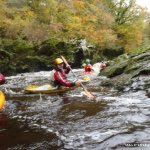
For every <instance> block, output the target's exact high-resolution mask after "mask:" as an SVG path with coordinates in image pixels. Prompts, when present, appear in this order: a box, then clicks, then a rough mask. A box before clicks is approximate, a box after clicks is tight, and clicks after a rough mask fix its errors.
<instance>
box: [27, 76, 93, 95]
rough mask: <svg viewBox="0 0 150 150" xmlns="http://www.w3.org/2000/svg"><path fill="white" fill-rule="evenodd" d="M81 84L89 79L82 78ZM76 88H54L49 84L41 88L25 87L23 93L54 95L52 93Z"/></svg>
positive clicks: (35, 86)
mask: <svg viewBox="0 0 150 150" xmlns="http://www.w3.org/2000/svg"><path fill="white" fill-rule="evenodd" d="M82 80H83V83H86V82H89V81H90V78H89V77H84V78H83V79H82ZM75 88H77V86H74V87H71V88H70V87H61V88H59V89H58V88H56V87H54V86H52V85H50V84H47V85H42V86H38V85H29V86H27V87H25V92H26V93H30V94H38V93H41V94H54V93H63V92H67V91H70V90H73V89H75Z"/></svg>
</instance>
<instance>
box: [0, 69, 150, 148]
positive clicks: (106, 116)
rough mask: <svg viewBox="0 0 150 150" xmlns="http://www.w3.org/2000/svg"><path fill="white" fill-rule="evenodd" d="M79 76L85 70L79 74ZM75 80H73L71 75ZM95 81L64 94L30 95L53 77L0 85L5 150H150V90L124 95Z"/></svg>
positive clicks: (0, 143) (0, 139)
mask: <svg viewBox="0 0 150 150" xmlns="http://www.w3.org/2000/svg"><path fill="white" fill-rule="evenodd" d="M75 71H76V73H78V74H80V72H81V70H79V71H78V70H75ZM70 76H71V75H70ZM103 80H107V78H105V77H100V76H99V77H93V78H91V81H90V82H89V83H87V84H86V85H85V86H86V87H87V89H88V90H89V91H91V92H92V93H93V94H94V95H95V96H96V101H91V100H90V99H88V98H87V97H85V96H84V95H83V93H82V91H83V89H82V88H76V89H74V90H72V91H69V92H66V93H63V94H53V95H46V94H26V93H24V87H25V86H27V85H29V84H39V83H40V84H45V83H48V82H49V72H44V71H41V72H35V73H23V74H18V75H16V76H10V77H7V83H6V84H4V85H2V86H1V90H2V91H3V92H4V93H5V95H6V104H5V107H4V109H3V110H2V112H0V150H5V149H7V150H26V149H27V150H106V149H108V150H109V149H120V150H123V149H127V150H128V149H129V150H130V149H142V150H143V149H147V150H148V149H150V142H149V141H150V121H149V120H150V98H148V97H147V96H146V93H145V91H142V90H140V91H134V92H133V91H130V92H123V93H122V92H120V91H117V90H116V89H114V88H113V87H104V86H101V82H102V81H103Z"/></svg>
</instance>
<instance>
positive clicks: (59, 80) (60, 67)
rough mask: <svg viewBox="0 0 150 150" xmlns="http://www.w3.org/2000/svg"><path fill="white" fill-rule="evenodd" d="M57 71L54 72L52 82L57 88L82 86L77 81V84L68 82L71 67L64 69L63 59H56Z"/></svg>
mask: <svg viewBox="0 0 150 150" xmlns="http://www.w3.org/2000/svg"><path fill="white" fill-rule="evenodd" d="M54 64H55V69H54V70H53V71H52V72H53V73H52V75H51V82H52V84H53V85H54V86H56V87H58V88H59V87H61V86H65V87H73V86H80V84H81V81H80V80H77V81H76V82H71V81H68V79H67V76H66V74H68V73H69V72H70V69H69V66H66V67H65V68H64V62H63V60H62V59H61V58H56V59H55V60H54Z"/></svg>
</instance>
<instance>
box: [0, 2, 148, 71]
mask: <svg viewBox="0 0 150 150" xmlns="http://www.w3.org/2000/svg"><path fill="white" fill-rule="evenodd" d="M135 2H136V1H135V0H101V1H99V0H86V1H84V0H70V1H68V0H61V1H60V0H5V1H4V0H0V18H1V19H0V36H1V37H0V38H1V41H0V49H1V51H3V52H7V53H9V54H10V56H11V58H12V59H14V58H15V59H14V66H15V65H18V64H19V62H22V60H23V58H25V59H26V58H27V57H28V58H29V56H31V58H33V56H35V57H38V56H39V58H40V59H41V57H44V58H45V59H46V60H45V63H44V64H45V65H48V61H47V60H48V58H50V59H51V60H52V59H54V58H55V57H57V56H58V55H60V54H63V55H66V56H67V58H69V59H70V60H72V53H73V51H75V49H76V46H75V45H74V44H72V43H71V42H70V41H72V40H77V39H86V40H87V41H88V42H90V43H91V44H93V45H95V46H96V47H97V48H96V49H95V51H94V53H93V54H92V53H91V55H92V56H91V57H93V59H94V60H99V59H101V58H102V57H103V56H101V54H102V52H103V51H105V50H108V49H111V50H112V51H113V49H115V50H116V49H117V47H121V48H123V49H125V52H128V53H134V52H137V51H139V52H140V51H144V50H145V47H147V45H148V44H149V41H150V36H149V35H150V30H149V24H148V22H149V18H148V17H147V16H148V14H147V12H146V11H145V9H143V8H141V7H139V6H138V5H137V4H136V3H135ZM44 41H45V42H44ZM35 43H36V45H35ZM142 45H143V46H142ZM137 47H138V50H137V49H136V48H137ZM115 50H114V51H115ZM6 57H7V56H6ZM7 63H9V61H7ZM22 65H23V66H24V67H23V68H26V65H24V62H23V64H22ZM14 66H12V65H11V66H10V68H12V69H14V68H15V67H14Z"/></svg>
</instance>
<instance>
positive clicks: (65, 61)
mask: <svg viewBox="0 0 150 150" xmlns="http://www.w3.org/2000/svg"><path fill="white" fill-rule="evenodd" d="M61 58H62V59H63V61H64V63H65V64H66V65H67V66H68V67H69V69H70V70H71V72H72V74H73V75H74V76H75V77H76V79H79V78H78V77H77V75H76V74H75V73H74V72H73V70H72V68H71V67H70V65H69V64H68V62H67V60H66V59H65V58H64V57H63V56H61ZM81 86H82V88H83V89H84V90H85V91H87V89H86V88H85V86H84V85H83V84H82V82H81Z"/></svg>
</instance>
